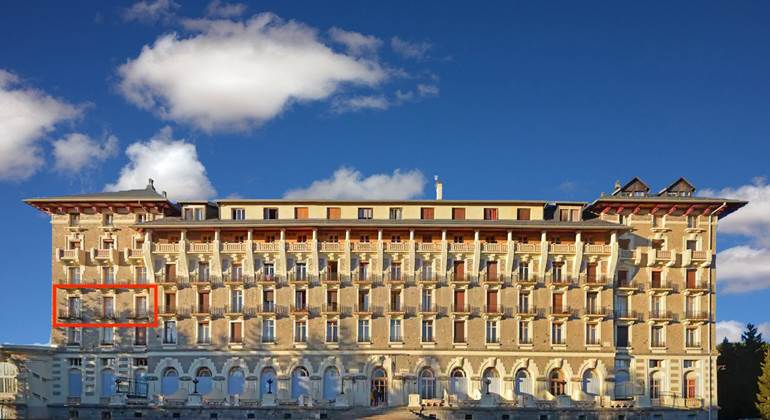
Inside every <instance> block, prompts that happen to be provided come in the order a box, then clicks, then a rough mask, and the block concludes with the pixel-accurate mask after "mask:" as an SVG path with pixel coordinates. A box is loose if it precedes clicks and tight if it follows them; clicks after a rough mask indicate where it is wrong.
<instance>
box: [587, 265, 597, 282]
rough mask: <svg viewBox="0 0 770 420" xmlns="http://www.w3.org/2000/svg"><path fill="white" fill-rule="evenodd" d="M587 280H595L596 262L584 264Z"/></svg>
mask: <svg viewBox="0 0 770 420" xmlns="http://www.w3.org/2000/svg"><path fill="white" fill-rule="evenodd" d="M586 271H587V277H588V281H596V264H588V265H587V266H586Z"/></svg>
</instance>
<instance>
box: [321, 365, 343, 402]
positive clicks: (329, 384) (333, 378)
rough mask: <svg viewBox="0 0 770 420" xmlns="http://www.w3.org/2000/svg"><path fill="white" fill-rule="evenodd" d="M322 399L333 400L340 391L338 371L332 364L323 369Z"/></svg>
mask: <svg viewBox="0 0 770 420" xmlns="http://www.w3.org/2000/svg"><path fill="white" fill-rule="evenodd" d="M323 385H324V392H323V394H324V400H326V401H333V400H336V399H337V394H339V393H340V372H339V371H338V370H337V368H336V367H334V366H329V367H328V368H326V370H325V371H324V382H323Z"/></svg>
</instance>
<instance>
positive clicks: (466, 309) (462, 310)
mask: <svg viewBox="0 0 770 420" xmlns="http://www.w3.org/2000/svg"><path fill="white" fill-rule="evenodd" d="M451 308H452V313H453V314H456V315H469V314H470V313H471V307H470V305H469V304H468V303H467V302H465V303H462V304H459V303H455V304H453V305H452V306H451Z"/></svg>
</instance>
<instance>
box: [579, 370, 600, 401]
mask: <svg viewBox="0 0 770 420" xmlns="http://www.w3.org/2000/svg"><path fill="white" fill-rule="evenodd" d="M582 389H583V392H585V393H586V394H587V395H589V396H592V397H595V396H597V395H599V379H598V378H597V377H596V373H595V372H594V370H593V369H588V370H586V371H585V372H583V386H582Z"/></svg>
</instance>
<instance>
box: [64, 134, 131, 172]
mask: <svg viewBox="0 0 770 420" xmlns="http://www.w3.org/2000/svg"><path fill="white" fill-rule="evenodd" d="M117 152H118V138H117V137H115V136H112V135H111V136H108V137H107V139H106V140H105V141H104V143H102V144H100V143H99V142H98V141H96V140H94V139H92V138H90V137H88V136H87V135H85V134H81V133H71V134H68V135H67V136H65V137H63V138H61V139H59V140H56V141H54V142H53V156H54V159H55V161H56V164H55V165H54V169H56V170H57V171H61V172H67V173H76V172H80V170H82V169H83V168H86V167H90V166H94V165H96V164H97V163H100V162H103V161H105V160H107V159H108V158H110V157H113V156H115V155H116V154H117Z"/></svg>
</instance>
